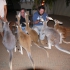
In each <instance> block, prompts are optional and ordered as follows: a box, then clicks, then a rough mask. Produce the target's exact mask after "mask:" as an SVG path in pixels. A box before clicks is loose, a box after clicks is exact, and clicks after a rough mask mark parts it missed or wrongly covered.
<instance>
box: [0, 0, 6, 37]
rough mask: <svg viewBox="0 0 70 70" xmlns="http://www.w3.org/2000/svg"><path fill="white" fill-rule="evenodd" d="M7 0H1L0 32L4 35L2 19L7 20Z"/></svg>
mask: <svg viewBox="0 0 70 70" xmlns="http://www.w3.org/2000/svg"><path fill="white" fill-rule="evenodd" d="M6 5H7V4H6V1H5V0H0V34H1V36H2V37H3V28H2V25H3V24H2V21H7V19H6V15H7V6H6Z"/></svg>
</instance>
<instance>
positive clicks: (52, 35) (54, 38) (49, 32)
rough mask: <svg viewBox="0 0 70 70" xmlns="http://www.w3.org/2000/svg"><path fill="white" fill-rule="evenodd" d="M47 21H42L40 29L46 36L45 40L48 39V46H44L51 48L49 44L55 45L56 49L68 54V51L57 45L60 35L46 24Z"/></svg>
mask: <svg viewBox="0 0 70 70" xmlns="http://www.w3.org/2000/svg"><path fill="white" fill-rule="evenodd" d="M48 21H49V20H48ZM48 21H43V28H42V30H41V33H42V34H45V36H46V37H47V40H48V47H45V48H47V49H51V46H55V47H56V48H57V49H58V50H60V51H62V52H65V53H67V54H70V52H69V51H66V50H64V49H62V48H60V45H59V42H60V35H59V33H58V32H57V31H56V30H55V29H54V28H52V27H48V26H47V22H48Z"/></svg>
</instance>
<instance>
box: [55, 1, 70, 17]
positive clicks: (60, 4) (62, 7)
mask: <svg viewBox="0 0 70 70" xmlns="http://www.w3.org/2000/svg"><path fill="white" fill-rule="evenodd" d="M65 1H66V0H57V1H56V3H55V6H54V8H55V10H54V14H56V15H64V16H69V17H70V4H69V6H68V7H66V2H65Z"/></svg>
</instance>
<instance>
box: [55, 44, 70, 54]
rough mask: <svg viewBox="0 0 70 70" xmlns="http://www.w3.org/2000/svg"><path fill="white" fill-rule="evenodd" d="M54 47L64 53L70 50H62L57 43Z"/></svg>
mask: <svg viewBox="0 0 70 70" xmlns="http://www.w3.org/2000/svg"><path fill="white" fill-rule="evenodd" d="M55 47H56V48H57V49H58V50H60V51H62V52H64V53H67V54H70V52H69V51H67V50H64V49H62V48H60V46H59V45H55Z"/></svg>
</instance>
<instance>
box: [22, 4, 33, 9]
mask: <svg viewBox="0 0 70 70" xmlns="http://www.w3.org/2000/svg"><path fill="white" fill-rule="evenodd" d="M32 6H33V3H31V4H30V3H21V8H25V9H32Z"/></svg>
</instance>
